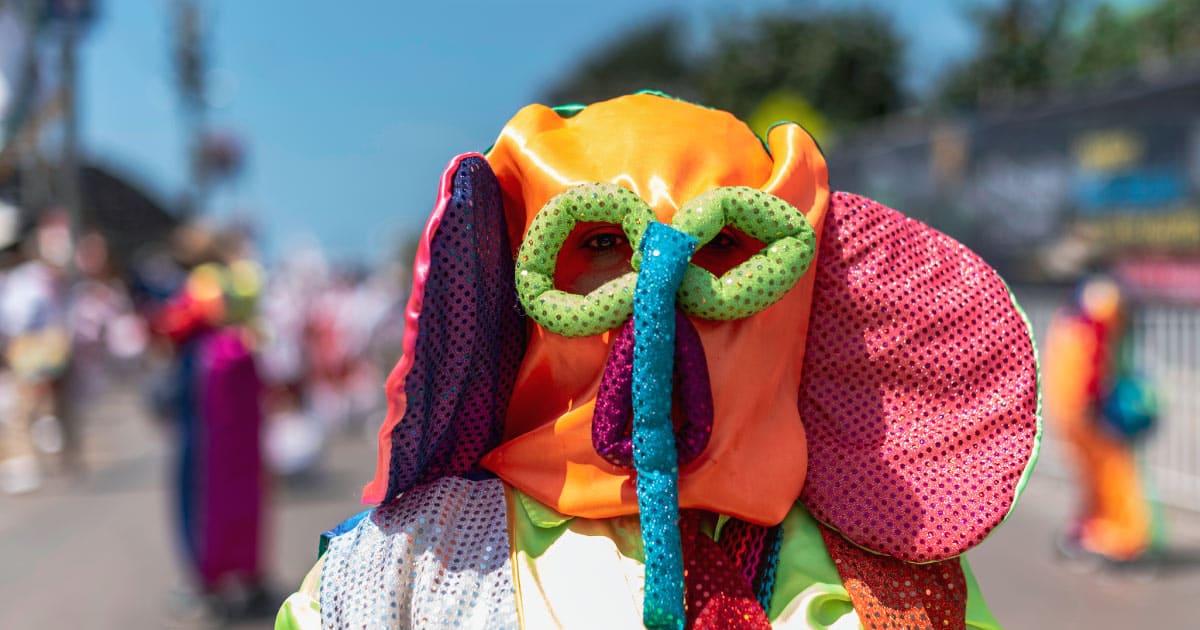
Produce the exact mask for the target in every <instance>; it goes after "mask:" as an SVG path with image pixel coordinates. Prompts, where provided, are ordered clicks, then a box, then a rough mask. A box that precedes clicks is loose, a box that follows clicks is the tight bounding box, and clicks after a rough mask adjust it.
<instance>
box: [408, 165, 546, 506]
mask: <svg viewBox="0 0 1200 630" xmlns="http://www.w3.org/2000/svg"><path fill="white" fill-rule="evenodd" d="M423 290H424V296H423V304H422V306H421V311H420V315H419V320H418V322H417V323H418V324H419V325H418V327H417V339H416V344H415V349H414V351H413V364H412V368H411V370H410V371H409V372H408V374H407V376H406V377H405V378H404V379H403V387H404V393H405V395H406V397H407V406H406V407H405V410H404V416H403V418H402V419H401V420H400V421H399V422H398V423H397V424H396V426H395V428H394V429H393V431H392V434H391V452H390V455H391V456H390V462H389V468H388V485H387V494H386V498H393V497H395V496H397V495H398V494H400V493H401V492H404V491H406V490H408V489H409V488H412V487H413V486H415V485H417V484H421V483H424V482H426V481H430V480H433V479H437V478H439V477H443V476H448V475H464V474H469V473H473V472H475V471H477V469H478V466H479V460H480V458H482V457H483V455H484V454H486V453H487V452H488V451H490V450H491V449H493V448H495V447H496V446H497V445H498V444H499V443H500V436H501V435H502V433H503V428H504V417H505V414H506V413H507V410H508V401H509V398H510V396H511V395H512V389H513V383H514V381H515V380H516V375H517V370H518V368H519V367H520V365H521V358H522V355H523V353H524V351H525V340H526V329H525V316H524V314H523V312H522V311H521V307H520V305H519V304H518V303H517V294H516V289H515V288H514V286H513V258H512V248H511V247H510V244H509V239H508V230H507V227H506V225H505V220H504V208H503V205H502V203H501V196H500V186H499V183H498V182H497V181H496V176H495V174H493V173H492V169H491V167H490V166H489V165H488V163H487V161H486V160H484V159H483V158H482V157H468V158H465V159H463V160H462V161H461V162H460V163H459V165H458V168H457V170H456V171H455V172H454V176H453V183H452V188H451V194H450V199H449V200H448V203H447V204H446V206H445V209H444V211H443V214H442V216H441V222H440V224H439V225H438V226H437V231H436V233H434V234H433V236H432V239H431V240H430V242H429V271H428V276H427V278H426V280H425V284H424V288H423Z"/></svg>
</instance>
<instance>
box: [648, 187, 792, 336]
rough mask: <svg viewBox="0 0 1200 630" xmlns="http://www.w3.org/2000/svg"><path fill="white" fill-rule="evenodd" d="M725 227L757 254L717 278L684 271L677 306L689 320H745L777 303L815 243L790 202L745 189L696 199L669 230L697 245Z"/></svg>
mask: <svg viewBox="0 0 1200 630" xmlns="http://www.w3.org/2000/svg"><path fill="white" fill-rule="evenodd" d="M726 224H728V225H732V226H734V227H736V228H738V229H740V230H742V231H743V232H745V233H746V234H748V235H750V236H752V237H754V238H756V239H758V240H760V241H763V242H764V243H765V245H764V247H763V249H762V250H761V251H759V252H758V253H756V254H754V255H753V256H751V257H750V258H749V259H747V260H746V261H745V262H743V263H741V264H739V265H737V266H736V267H734V268H733V269H730V270H729V271H726V272H725V273H724V274H722V275H721V277H720V278H717V277H715V276H714V275H713V274H712V273H710V272H709V271H707V270H706V269H704V268H702V267H699V266H697V265H691V266H689V267H688V270H687V272H686V273H685V274H684V276H683V283H682V284H681V285H680V287H679V304H680V306H682V307H683V310H684V311H685V312H686V313H688V314H689V315H693V316H695V317H701V318H704V319H713V320H726V321H728V320H735V319H741V318H743V317H749V316H750V315H753V314H754V313H757V312H759V311H761V310H763V309H765V308H767V307H768V306H770V305H772V304H774V303H775V302H778V301H779V299H780V298H782V297H783V295H784V294H785V293H787V292H788V291H790V290H791V289H792V287H793V286H795V285H796V282H797V281H798V280H799V279H800V276H802V275H804V272H805V271H807V270H808V266H809V264H811V263H812V260H813V255H814V254H815V253H816V245H815V241H816V238H815V236H814V234H813V229H812V226H811V225H809V223H808V219H806V218H805V217H804V215H803V214H802V213H801V212H800V211H799V210H797V209H796V207H795V206H793V205H791V204H790V203H788V202H786V201H784V200H782V199H780V198H779V197H776V196H775V195H772V194H770V193H768V192H764V191H761V190H757V189H754V188H750V187H748V186H722V187H720V188H716V189H713V190H710V191H708V192H706V193H704V194H701V195H698V196H696V198H695V199H692V200H691V201H688V202H687V203H686V204H684V205H683V207H682V208H680V209H679V211H678V212H676V213H675V217H674V218H673V219H672V220H671V226H672V227H674V228H675V229H678V230H681V231H683V232H687V233H688V234H691V235H692V236H695V237H696V238H697V239H699V241H700V244H701V245H703V244H704V243H707V242H708V241H709V240H711V239H712V238H713V237H714V236H716V235H717V233H719V232H720V231H721V229H722V228H724V227H725V226H726Z"/></svg>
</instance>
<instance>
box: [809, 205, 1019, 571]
mask: <svg viewBox="0 0 1200 630" xmlns="http://www.w3.org/2000/svg"><path fill="white" fill-rule="evenodd" d="M818 261H819V262H818V265H817V275H816V279H815V286H814V289H813V295H814V297H813V306H812V312H813V317H812V320H811V323H810V324H809V331H808V348H807V351H806V352H805V355H804V365H803V373H802V377H801V383H800V399H799V409H800V417H801V419H802V420H803V422H804V428H805V431H806V432H807V434H808V451H809V454H810V455H809V461H808V477H807V480H806V482H805V485H804V489H803V491H802V492H801V500H802V501H803V502H804V504H805V505H806V506H807V507H808V508H809V510H811V511H812V513H813V515H814V516H815V517H817V519H818V520H820V521H822V522H824V523H827V524H829V525H831V526H833V527H834V528H835V529H837V530H838V531H840V532H842V533H843V534H845V535H846V536H847V537H848V538H850V540H852V541H854V543H856V544H858V545H861V546H863V547H866V548H868V549H871V550H874V551H877V552H881V553H885V554H888V555H890V556H894V557H896V558H900V559H903V560H908V561H911V562H928V561H932V560H944V559H946V558H951V557H954V556H957V555H959V554H961V553H962V552H964V551H966V550H967V549H969V548H971V547H973V546H975V545H976V544H978V543H979V542H980V541H982V540H983V538H984V537H985V536H986V535H987V534H988V533H989V532H990V531H991V530H992V529H993V528H995V527H996V526H997V525H999V524H1000V522H1001V521H1002V520H1003V519H1004V517H1005V516H1006V515H1007V513H1008V511H1009V509H1010V508H1011V507H1012V505H1013V504H1014V502H1015V501H1016V496H1017V493H1018V492H1019V491H1020V488H1021V487H1022V485H1023V483H1024V479H1025V478H1026V476H1027V475H1028V472H1029V468H1030V467H1031V465H1032V462H1033V461H1034V457H1035V454H1036V450H1037V443H1038V439H1037V436H1038V431H1039V426H1040V423H1039V420H1038V381H1037V363H1036V358H1035V355H1034V347H1033V341H1032V338H1031V336H1030V333H1029V328H1028V326H1027V324H1026V322H1025V320H1024V317H1023V316H1022V315H1021V313H1020V311H1019V310H1018V309H1017V307H1016V305H1015V303H1014V302H1013V300H1012V297H1011V295H1010V294H1009V291H1008V288H1007V286H1005V284H1004V282H1003V280H1001V279H1000V277H999V276H998V275H997V274H996V272H995V271H994V270H993V269H992V268H991V267H989V266H988V265H987V264H986V263H985V262H983V260H981V259H980V258H979V257H978V256H976V255H975V254H974V253H972V252H971V251H970V250H968V249H967V248H966V247H964V246H963V245H961V244H959V243H957V242H955V241H954V240H952V239H950V238H949V237H947V236H945V235H944V234H941V233H939V232H936V231H934V230H932V229H930V228H928V227H927V226H925V225H923V224H921V223H919V222H917V221H913V220H911V219H907V218H905V217H903V216H901V215H900V214H898V213H897V212H895V211H894V210H891V209H888V208H885V207H883V206H881V205H879V204H878V203H875V202H873V201H870V200H868V199H864V198H862V197H857V196H854V195H849V194H845V193H837V194H835V195H834V196H833V198H832V200H831V202H830V207H829V212H828V214H827V215H826V219H825V226H824V228H823V233H822V236H821V244H820V253H819V258H818Z"/></svg>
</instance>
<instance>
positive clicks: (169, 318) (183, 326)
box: [153, 226, 269, 617]
mask: <svg viewBox="0 0 1200 630" xmlns="http://www.w3.org/2000/svg"><path fill="white" fill-rule="evenodd" d="M176 247H177V257H178V260H179V261H180V263H181V264H182V266H183V267H185V268H186V269H187V270H188V272H187V274H186V276H184V277H183V283H182V286H180V287H179V289H178V290H177V291H176V292H175V294H174V295H173V296H172V297H171V298H170V299H169V300H168V301H167V302H166V304H165V305H163V306H162V307H161V308H159V309H158V312H157V313H156V314H155V316H154V320H153V321H154V327H155V329H156V331H157V332H159V333H160V334H161V335H163V336H164V337H165V338H166V339H169V340H170V342H171V344H172V346H173V348H174V363H175V366H174V368H175V372H174V385H175V387H174V389H173V391H172V392H171V393H172V395H171V396H170V397H169V401H170V408H171V410H172V411H173V416H174V420H175V423H174V424H175V428H176V431H177V436H178V438H177V443H178V460H177V476H176V492H175V494H176V509H177V510H178V514H177V517H178V522H179V527H180V538H181V539H182V542H183V546H184V556H185V559H186V560H187V562H188V566H189V569H191V571H192V573H193V576H192V577H193V578H194V580H195V582H196V586H197V588H198V589H199V590H200V592H201V593H202V594H203V596H204V599H205V602H206V603H207V604H209V605H210V606H211V607H212V609H213V611H214V612H215V613H216V614H219V615H222V616H234V617H236V616H242V615H248V614H254V613H256V612H257V611H260V610H266V608H265V606H266V605H267V603H268V601H269V596H268V595H267V593H266V590H265V587H264V583H265V580H264V575H263V567H262V565H261V562H262V553H263V541H264V536H263V517H264V510H263V500H264V474H263V466H262V454H261V437H260V431H261V428H262V427H261V425H262V410H261V400H260V399H261V394H262V386H261V383H260V381H259V376H258V369H257V367H256V365H255V360H254V357H253V354H252V353H253V348H254V346H255V344H256V336H257V335H256V333H255V330H254V317H255V305H256V302H257V298H258V294H259V292H260V291H261V286H262V271H261V268H260V267H259V266H258V264H257V263H256V262H254V261H253V260H252V259H250V258H249V256H248V249H249V243H248V237H247V235H246V234H245V233H244V232H242V231H237V230H233V231H226V232H224V233H219V234H215V235H214V234H212V233H210V232H209V231H208V230H206V229H204V228H201V227H198V226H186V227H185V228H183V229H182V230H181V232H180V233H179V234H178V235H177V239H176Z"/></svg>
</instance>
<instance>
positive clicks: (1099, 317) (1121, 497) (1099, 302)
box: [1043, 276, 1152, 562]
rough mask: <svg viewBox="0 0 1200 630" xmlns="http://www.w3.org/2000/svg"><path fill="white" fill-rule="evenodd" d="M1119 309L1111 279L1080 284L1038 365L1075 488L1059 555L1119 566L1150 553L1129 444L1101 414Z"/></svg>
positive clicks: (1119, 327) (1147, 516)
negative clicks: (1075, 503)
mask: <svg viewBox="0 0 1200 630" xmlns="http://www.w3.org/2000/svg"><path fill="white" fill-rule="evenodd" d="M1125 310H1126V309H1125V300H1124V298H1123V296H1122V294H1121V289H1120V287H1119V286H1118V285H1117V284H1116V282H1114V281H1113V280H1112V279H1111V278H1109V277H1107V276H1097V277H1093V278H1090V279H1088V280H1087V281H1085V282H1083V283H1081V284H1080V287H1079V288H1078V289H1077V291H1076V296H1075V299H1074V301H1073V303H1072V304H1070V305H1069V306H1067V307H1065V308H1063V309H1062V310H1060V311H1059V312H1058V313H1057V314H1056V315H1055V317H1054V320H1053V322H1052V323H1051V325H1050V330H1049V332H1048V333H1047V335H1046V359H1045V362H1044V368H1043V372H1044V375H1045V376H1044V377H1045V383H1046V410H1047V412H1048V413H1049V415H1050V418H1051V419H1052V420H1053V422H1054V423H1055V425H1056V426H1057V427H1058V430H1059V432H1060V433H1061V435H1062V436H1063V438H1064V440H1065V441H1066V444H1067V446H1068V448H1069V450H1070V455H1071V458H1072V460H1073V462H1074V465H1075V472H1076V475H1077V478H1078V482H1079V489H1080V501H1079V507H1078V512H1077V514H1076V516H1075V520H1074V522H1073V523H1072V525H1071V527H1070V529H1069V531H1068V532H1067V535H1066V537H1065V540H1063V541H1062V543H1063V547H1062V549H1061V550H1062V551H1064V552H1066V553H1068V554H1073V553H1076V552H1078V551H1083V552H1086V553H1091V554H1097V555H1099V556H1101V557H1103V558H1106V559H1109V560H1113V561H1118V562H1121V561H1128V560H1133V559H1135V558H1138V557H1139V556H1141V555H1142V554H1144V553H1145V552H1146V551H1148V550H1149V548H1150V543H1151V532H1152V528H1151V522H1152V517H1151V512H1150V506H1149V503H1148V502H1147V500H1146V496H1145V494H1144V492H1143V491H1142V484H1141V477H1140V475H1139V474H1138V467H1137V461H1136V458H1135V454H1134V449H1133V445H1132V444H1131V442H1130V440H1129V439H1128V438H1126V437H1124V436H1122V435H1120V434H1118V433H1117V432H1115V431H1113V430H1111V429H1109V428H1108V427H1106V426H1105V424H1104V422H1103V420H1102V418H1101V417H1100V414H1102V413H1104V410H1103V406H1104V396H1105V394H1106V392H1108V391H1109V389H1110V388H1111V386H1112V384H1113V380H1114V379H1115V378H1116V374H1115V366H1116V365H1117V364H1118V359H1119V357H1118V354H1119V353H1120V352H1121V347H1122V344H1123V343H1124V342H1125V339H1124V337H1125V334H1126V330H1125V329H1126V321H1125V318H1126V313H1125Z"/></svg>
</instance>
